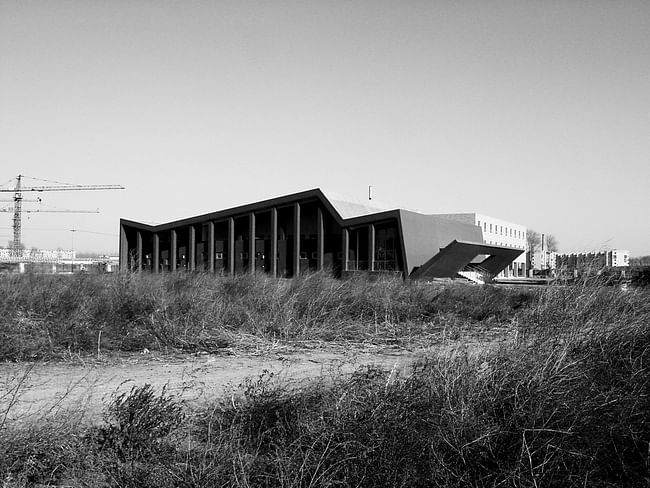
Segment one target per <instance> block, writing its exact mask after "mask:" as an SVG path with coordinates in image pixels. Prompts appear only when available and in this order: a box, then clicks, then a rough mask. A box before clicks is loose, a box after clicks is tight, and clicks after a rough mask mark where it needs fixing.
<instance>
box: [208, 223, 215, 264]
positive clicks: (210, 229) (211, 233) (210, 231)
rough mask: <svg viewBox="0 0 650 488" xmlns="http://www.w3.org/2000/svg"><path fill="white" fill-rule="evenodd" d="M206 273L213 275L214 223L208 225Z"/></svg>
mask: <svg viewBox="0 0 650 488" xmlns="http://www.w3.org/2000/svg"><path fill="white" fill-rule="evenodd" d="M208 272H210V273H214V222H212V221H210V222H209V223H208Z"/></svg>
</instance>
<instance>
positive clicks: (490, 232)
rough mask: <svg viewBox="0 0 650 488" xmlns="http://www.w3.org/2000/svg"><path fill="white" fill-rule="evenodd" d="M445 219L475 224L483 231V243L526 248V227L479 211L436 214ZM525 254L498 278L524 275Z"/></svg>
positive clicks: (523, 249)
mask: <svg viewBox="0 0 650 488" xmlns="http://www.w3.org/2000/svg"><path fill="white" fill-rule="evenodd" d="M437 215H438V216H440V217H443V218H445V219H450V220H454V221H457V222H464V223H467V224H473V225H477V226H478V227H480V228H481V231H482V232H483V243H485V244H489V245H494V246H505V247H511V248H514V249H521V250H522V251H525V250H526V227H525V226H523V225H520V224H515V223H512V222H508V221H506V220H502V219H497V218H495V217H490V216H488V215H485V214H480V213H454V214H437ZM526 271H527V270H526V254H525V253H522V254H520V255H519V256H518V257H517V258H516V259H515V260H514V261H513V262H512V263H510V264H509V265H508V266H507V267H506V269H504V270H503V271H502V272H501V273H499V276H498V277H499V278H510V277H523V276H526Z"/></svg>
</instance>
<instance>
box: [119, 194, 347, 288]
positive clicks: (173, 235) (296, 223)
mask: <svg viewBox="0 0 650 488" xmlns="http://www.w3.org/2000/svg"><path fill="white" fill-rule="evenodd" d="M270 213H271V225H270V227H271V239H270V240H271V249H270V255H271V257H272V258H271V259H270V264H271V269H270V274H271V276H273V277H276V276H277V274H278V269H277V259H276V258H277V255H278V210H277V208H275V207H273V208H272V209H271V211H270ZM255 221H256V214H255V213H254V212H251V213H249V214H248V235H249V240H248V241H249V243H248V245H249V248H248V256H249V269H248V272H249V273H250V274H255V264H254V256H255V252H256V249H255V241H256V237H255V233H256V226H255V223H256V222H255ZM227 222H228V253H227V258H228V263H227V270H228V272H229V273H230V274H231V275H234V274H235V218H234V217H229V218H228V220H227ZM316 224H317V256H318V258H317V269H318V270H322V269H323V262H324V256H325V225H324V219H323V211H322V210H321V209H320V207H319V208H317V211H316ZM214 225H215V223H214V221H210V222H208V271H209V272H210V273H213V272H214V270H215V262H214V260H215V250H214V242H215V230H214ZM120 243H121V248H120V256H121V259H120V267H121V269H128V267H129V265H128V252H129V243H128V240H127V236H126V230H125V229H124V226H122V227H121V229H120ZM177 252H178V231H177V230H176V229H172V230H171V231H170V257H169V260H170V263H171V270H172V271H176V260H177ZM345 254H346V256H347V253H345ZM136 256H137V258H136V259H137V262H136V263H135V264H136V269H137V271H142V269H143V253H142V232H141V231H139V230H138V231H137V232H136ZM291 259H292V266H293V269H294V273H295V274H296V273H299V272H300V204H299V203H295V204H294V205H293V256H291ZM152 261H153V262H152V267H153V272H154V273H158V272H159V270H160V235H159V234H158V233H157V232H155V233H154V234H153V260H152ZM195 269H196V229H195V227H194V226H193V225H190V226H189V235H188V270H189V271H194V270H195Z"/></svg>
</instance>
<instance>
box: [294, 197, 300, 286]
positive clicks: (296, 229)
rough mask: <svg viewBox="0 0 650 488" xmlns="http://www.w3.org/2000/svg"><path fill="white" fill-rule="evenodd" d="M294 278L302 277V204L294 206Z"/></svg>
mask: <svg viewBox="0 0 650 488" xmlns="http://www.w3.org/2000/svg"><path fill="white" fill-rule="evenodd" d="M293 276H300V204H299V203H298V202H296V203H294V204H293Z"/></svg>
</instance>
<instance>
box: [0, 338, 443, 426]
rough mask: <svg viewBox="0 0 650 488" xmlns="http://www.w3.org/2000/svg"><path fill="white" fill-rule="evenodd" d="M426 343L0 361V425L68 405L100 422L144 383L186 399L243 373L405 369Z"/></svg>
mask: <svg viewBox="0 0 650 488" xmlns="http://www.w3.org/2000/svg"><path fill="white" fill-rule="evenodd" d="M430 353H431V349H419V350H406V349H392V348H381V349H380V348H375V349H374V350H372V348H371V349H368V348H365V349H363V350H359V349H344V348H325V349H313V350H307V349H300V350H279V351H277V352H266V353H264V354H263V355H256V354H250V353H243V354H236V353H233V352H231V353H230V354H228V355H223V356H217V355H211V354H205V353H204V354H197V355H185V356H175V357H169V356H166V357H160V356H155V355H153V354H138V355H133V356H129V357H122V358H111V359H101V360H97V359H86V360H81V358H78V359H77V360H75V361H68V362H63V361H59V362H43V363H33V364H27V363H22V364H15V363H0V425H2V423H3V422H4V423H5V424H6V425H7V424H8V423H10V422H11V423H13V422H21V421H22V422H24V421H33V420H34V419H38V418H43V417H48V416H54V415H57V414H59V413H61V412H70V411H73V412H74V413H75V414H76V415H78V416H79V420H80V421H93V422H94V421H98V420H101V418H102V417H101V415H102V410H103V407H104V406H105V405H106V404H107V403H108V402H109V401H110V399H111V396H112V395H115V394H116V393H119V392H123V391H128V390H130V389H131V388H132V387H133V386H142V385H144V384H146V383H148V384H150V385H152V386H154V387H155V388H156V389H157V390H162V388H163V387H165V388H166V390H167V392H169V393H170V394H173V395H177V396H179V397H181V398H182V399H183V401H185V402H186V403H188V404H192V403H196V402H201V401H202V400H205V399H210V398H215V397H217V396H223V395H224V393H226V392H227V391H229V390H232V388H236V387H237V386H238V385H240V384H241V383H242V382H244V380H245V379H246V378H247V377H251V378H256V377H258V376H259V375H260V374H261V373H262V372H263V371H264V370H267V371H269V372H272V373H274V377H275V378H276V379H278V378H279V379H280V380H281V381H286V382H289V383H296V382H300V381H304V380H305V379H309V378H316V377H319V376H328V375H330V376H331V375H333V374H340V373H344V374H345V373H351V372H352V371H354V370H356V369H357V368H359V367H360V366H363V365H371V364H374V365H377V366H381V367H383V368H386V369H391V370H392V369H395V370H397V371H400V372H401V373H402V374H405V372H406V370H407V369H408V367H409V365H410V364H412V363H413V361H414V360H416V359H417V358H418V357H421V356H423V355H425V354H430Z"/></svg>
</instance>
